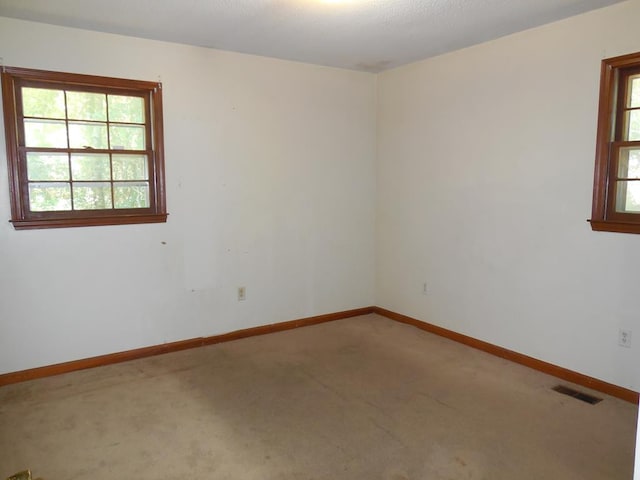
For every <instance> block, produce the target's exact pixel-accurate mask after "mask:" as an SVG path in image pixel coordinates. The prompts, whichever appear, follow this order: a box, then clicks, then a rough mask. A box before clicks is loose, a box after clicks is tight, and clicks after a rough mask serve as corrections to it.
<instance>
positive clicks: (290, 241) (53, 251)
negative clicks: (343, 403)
mask: <svg viewBox="0 0 640 480" xmlns="http://www.w3.org/2000/svg"><path fill="white" fill-rule="evenodd" d="M0 57H2V58H3V60H4V64H5V65H11V66H17V67H26V68H38V69H47V70H58V71H68V72H76V73H87V74H96V75H107V76H115V77H123V78H133V79H140V80H152V81H154V80H157V79H158V78H160V79H161V80H162V82H163V90H164V119H165V139H166V140H165V142H166V143H165V150H166V174H167V188H168V194H167V202H168V210H169V213H170V216H169V221H168V223H167V224H158V225H136V226H115V227H89V228H75V229H54V230H33V231H20V232H18V231H15V230H14V229H13V227H12V226H11V225H10V224H9V223H8V222H7V221H6V220H8V219H9V217H10V213H9V205H8V199H9V194H8V182H7V172H6V158H5V155H6V154H5V148H4V133H3V132H4V130H2V133H0V219H2V220H3V221H1V222H0V373H3V372H11V371H17V370H21V369H27V368H32V367H38V366H41V365H48V364H53V363H57V362H64V361H69V360H74V359H79V358H85V357H89V356H95V355H100V354H106V353H111V352H116V351H122V350H127V349H132V348H137V347H142V346H147V345H155V344H160V343H163V342H170V341H175V340H180V339H187V338H193V337H199V336H206V335H213V334H217V333H222V332H228V331H232V330H236V329H241V328H247V327H251V326H255V325H259V324H268V323H273V322H281V321H286V320H291V319H297V318H302V317H307V316H312V315H318V314H323V313H330V312H336V311H342V310H347V309H352V308H358V307H364V306H369V305H372V304H373V303H374V295H373V293H374V220H375V214H374V207H375V201H374V192H375V177H374V176H375V168H374V160H375V134H376V124H375V108H376V100H375V94H376V90H375V88H376V85H375V82H376V79H375V76H373V75H371V74H365V73H357V72H351V71H346V70H338V69H331V68H325V67H316V66H311V65H305V64H298V63H293V62H285V61H279V60H273V59H267V58H261V57H254V56H249V55H240V54H235V53H227V52H221V51H215V50H208V49H202V48H195V47H188V46H183V45H176V44H169V43H162V42H154V41H147V40H140V39H134V38H127V37H122V36H115V35H106V34H101V33H94V32H87V31H82V30H74V29H67V28H59V27H53V26H48V25H44V24H37V23H30V22H23V21H17V20H11V19H7V18H0ZM240 285H243V286H246V287H247V300H246V301H244V302H238V301H237V299H236V287H238V286H240Z"/></svg>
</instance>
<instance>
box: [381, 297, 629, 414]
mask: <svg viewBox="0 0 640 480" xmlns="http://www.w3.org/2000/svg"><path fill="white" fill-rule="evenodd" d="M373 313H377V314H378V315H382V316H383V317H387V318H389V319H391V320H395V321H397V322H401V323H406V324H408V325H413V326H414V327H417V328H419V329H421V330H425V331H427V332H430V333H434V334H436V335H439V336H441V337H445V338H448V339H450V340H453V341H455V342H458V343H462V344H464V345H467V346H469V347H472V348H476V349H478V350H482V351H483V352H487V353H490V354H492V355H495V356H496V357H500V358H505V359H507V360H510V361H512V362H515V363H519V364H521V365H524V366H526V367H529V368H533V369H534V370H538V371H540V372H543V373H546V374H549V375H553V376H554V377H557V378H560V379H562V380H566V381H568V382H571V383H575V384H577V385H582V386H583V387H587V388H591V389H593V390H596V391H598V392H602V393H606V394H607V395H611V396H613V397H617V398H620V399H622V400H626V401H627V402H631V403H635V404H638V400H639V397H640V394H639V393H638V392H636V391H633V390H629V389H627V388H623V387H620V386H618V385H613V384H612V383H607V382H604V381H602V380H598V379H597V378H593V377H589V376H587V375H583V374H581V373H578V372H574V371H573V370H568V369H566V368H563V367H559V366H558V365H554V364H552V363H547V362H543V361H542V360H538V359H537V358H533V357H529V356H527V355H523V354H522V353H518V352H514V351H513V350H508V349H506V348H503V347H499V346H497V345H493V344H491V343H488V342H484V341H482V340H478V339H476V338H473V337H469V336H467V335H463V334H461V333H457V332H454V331H452V330H447V329H446V328H442V327H438V326H436V325H432V324H430V323H427V322H423V321H422V320H417V319H415V318H412V317H409V316H407V315H403V314H401V313H396V312H392V311H391V310H387V309H385V308H381V307H373Z"/></svg>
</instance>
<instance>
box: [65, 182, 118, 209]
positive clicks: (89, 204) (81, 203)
mask: <svg viewBox="0 0 640 480" xmlns="http://www.w3.org/2000/svg"><path fill="white" fill-rule="evenodd" d="M73 208H74V210H103V209H105V208H112V206H111V184H110V183H74V184H73Z"/></svg>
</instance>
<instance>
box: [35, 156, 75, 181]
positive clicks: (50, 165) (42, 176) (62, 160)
mask: <svg viewBox="0 0 640 480" xmlns="http://www.w3.org/2000/svg"><path fill="white" fill-rule="evenodd" d="M27 178H28V179H29V180H31V181H33V180H36V181H37V180H44V181H47V180H48V181H55V180H69V155H67V154H66V153H32V152H29V153H27Z"/></svg>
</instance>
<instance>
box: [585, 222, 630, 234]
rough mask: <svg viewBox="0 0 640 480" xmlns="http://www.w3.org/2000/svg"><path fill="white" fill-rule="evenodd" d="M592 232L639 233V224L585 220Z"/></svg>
mask: <svg viewBox="0 0 640 480" xmlns="http://www.w3.org/2000/svg"><path fill="white" fill-rule="evenodd" d="M587 221H588V222H589V223H590V224H591V230H593V231H594V232H616V233H640V223H631V222H612V221H608V220H587Z"/></svg>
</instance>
